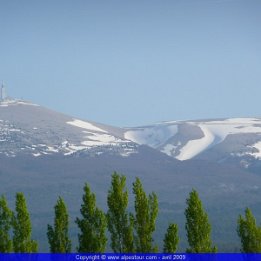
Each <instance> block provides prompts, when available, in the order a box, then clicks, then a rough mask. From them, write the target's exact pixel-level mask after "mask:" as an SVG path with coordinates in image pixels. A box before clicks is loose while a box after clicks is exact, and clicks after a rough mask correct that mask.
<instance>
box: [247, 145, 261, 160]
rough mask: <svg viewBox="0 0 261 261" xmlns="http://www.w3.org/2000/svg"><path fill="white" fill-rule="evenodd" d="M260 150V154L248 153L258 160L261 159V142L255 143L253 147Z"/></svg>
mask: <svg viewBox="0 0 261 261" xmlns="http://www.w3.org/2000/svg"><path fill="white" fill-rule="evenodd" d="M251 147H253V148H255V149H257V150H258V152H253V153H248V154H249V155H252V156H254V157H255V158H257V159H261V141H259V142H257V143H255V144H254V145H253V146H251Z"/></svg>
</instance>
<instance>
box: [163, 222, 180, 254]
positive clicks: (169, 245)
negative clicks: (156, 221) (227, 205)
mask: <svg viewBox="0 0 261 261" xmlns="http://www.w3.org/2000/svg"><path fill="white" fill-rule="evenodd" d="M178 243H179V237H178V226H177V225H176V224H170V225H169V227H168V230H167V233H166V235H165V238H164V247H163V252H164V253H175V252H176V251H177V248H178Z"/></svg>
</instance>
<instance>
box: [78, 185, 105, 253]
mask: <svg viewBox="0 0 261 261" xmlns="http://www.w3.org/2000/svg"><path fill="white" fill-rule="evenodd" d="M82 199H83V203H82V205H81V215H82V219H80V218H76V221H75V222H76V224H77V225H78V227H79V229H80V230H81V233H80V234H78V239H79V247H78V251H79V252H80V253H83V252H89V253H90V252H91V253H102V252H104V251H105V248H106V243H107V238H106V235H105V233H106V227H107V222H106V216H105V214H104V213H103V212H102V211H101V210H100V209H98V208H97V207H96V198H95V195H94V194H93V193H91V190H90V188H89V186H88V185H87V184H85V186H84V195H83V198H82Z"/></svg>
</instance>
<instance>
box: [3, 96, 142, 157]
mask: <svg viewBox="0 0 261 261" xmlns="http://www.w3.org/2000/svg"><path fill="white" fill-rule="evenodd" d="M0 143H1V146H0V153H2V154H5V155H6V156H11V157H14V156H16V155H17V154H19V153H22V154H30V155H32V156H34V157H39V156H42V155H51V154H55V153H60V154H63V155H72V154H75V153H79V152H81V153H82V152H85V153H95V154H102V153H104V152H105V151H106V152H108V151H111V152H112V153H118V154H120V155H122V156H128V155H130V154H131V153H135V152H136V147H137V146H138V145H137V144H135V143H133V142H131V141H130V140H127V139H125V138H124V137H123V135H122V131H121V129H119V128H114V127H110V126H106V125H102V124H98V123H94V122H90V121H82V120H79V119H76V118H72V117H69V116H66V115H64V114H61V113H57V112H54V111H51V110H49V109H46V108H44V107H41V106H39V105H37V104H33V103H30V102H26V101H21V100H10V99H9V100H3V101H2V102H1V103H0Z"/></svg>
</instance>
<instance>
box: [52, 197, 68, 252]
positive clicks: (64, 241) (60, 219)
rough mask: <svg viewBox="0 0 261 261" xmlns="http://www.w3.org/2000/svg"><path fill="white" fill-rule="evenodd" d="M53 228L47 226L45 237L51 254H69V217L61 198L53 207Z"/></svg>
mask: <svg viewBox="0 0 261 261" xmlns="http://www.w3.org/2000/svg"><path fill="white" fill-rule="evenodd" d="M54 212H55V217H54V227H52V226H50V225H48V226H47V237H48V242H49V245H50V252H51V253H70V252H71V240H70V239H69V236H68V227H69V216H68V213H67V208H66V205H65V203H64V201H63V199H62V198H61V197H59V198H58V200H57V203H56V205H55V207H54Z"/></svg>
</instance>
